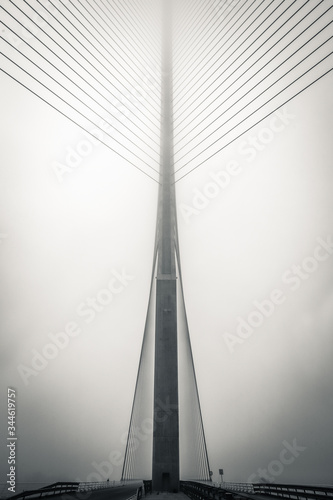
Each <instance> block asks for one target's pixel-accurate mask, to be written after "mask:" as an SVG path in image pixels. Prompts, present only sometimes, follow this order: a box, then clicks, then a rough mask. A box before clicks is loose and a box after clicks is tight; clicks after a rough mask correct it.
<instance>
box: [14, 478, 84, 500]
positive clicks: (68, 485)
mask: <svg viewBox="0 0 333 500" xmlns="http://www.w3.org/2000/svg"><path fill="white" fill-rule="evenodd" d="M79 484H80V483H78V482H58V483H53V484H50V485H49V486H44V487H43V488H39V489H38V490H27V491H22V492H20V493H18V494H16V495H13V496H11V497H10V500H14V499H24V498H28V497H29V499H33V498H44V497H49V496H54V495H61V494H63V493H76V492H77V491H78V488H79Z"/></svg>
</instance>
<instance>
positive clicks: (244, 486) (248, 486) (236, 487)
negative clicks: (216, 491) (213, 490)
mask: <svg viewBox="0 0 333 500" xmlns="http://www.w3.org/2000/svg"><path fill="white" fill-rule="evenodd" d="M217 484H218V487H219V488H224V489H225V490H230V491H243V492H245V493H254V488H253V484H252V483H229V482H227V483H217Z"/></svg>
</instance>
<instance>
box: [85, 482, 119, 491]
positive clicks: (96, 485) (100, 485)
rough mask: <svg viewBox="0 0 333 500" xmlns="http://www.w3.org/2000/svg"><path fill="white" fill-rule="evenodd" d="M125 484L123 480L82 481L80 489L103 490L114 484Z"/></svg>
mask: <svg viewBox="0 0 333 500" xmlns="http://www.w3.org/2000/svg"><path fill="white" fill-rule="evenodd" d="M123 484H124V482H123V481H82V482H81V483H79V488H78V491H79V492H81V491H92V490H102V489H105V488H113V487H114V486H122V485H123Z"/></svg>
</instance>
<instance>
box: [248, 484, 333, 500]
mask: <svg viewBox="0 0 333 500" xmlns="http://www.w3.org/2000/svg"><path fill="white" fill-rule="evenodd" d="M253 489H254V493H256V494H262V495H269V496H272V497H280V498H290V499H297V500H308V499H309V500H323V499H325V500H329V499H330V498H332V499H333V486H312V485H301V484H272V483H257V484H253Z"/></svg>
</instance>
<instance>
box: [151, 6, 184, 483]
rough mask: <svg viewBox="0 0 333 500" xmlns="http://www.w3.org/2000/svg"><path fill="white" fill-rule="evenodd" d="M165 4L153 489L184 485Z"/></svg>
mask: <svg viewBox="0 0 333 500" xmlns="http://www.w3.org/2000/svg"><path fill="white" fill-rule="evenodd" d="M162 2H163V18H162V19H163V34H162V105H161V116H162V118H161V166H160V191H159V206H158V222H157V244H158V263H157V277H156V280H157V283H156V320H155V321H156V323H155V375H154V434H153V474H152V477H153V489H154V490H155V491H171V492H172V491H178V489H179V411H178V352H177V292H176V290H177V283H176V279H177V278H176V256H175V244H176V242H175V235H176V204H175V185H174V165H173V113H172V36H171V31H172V29H171V28H172V20H171V15H172V13H171V7H172V6H171V4H172V1H171V0H162Z"/></svg>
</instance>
